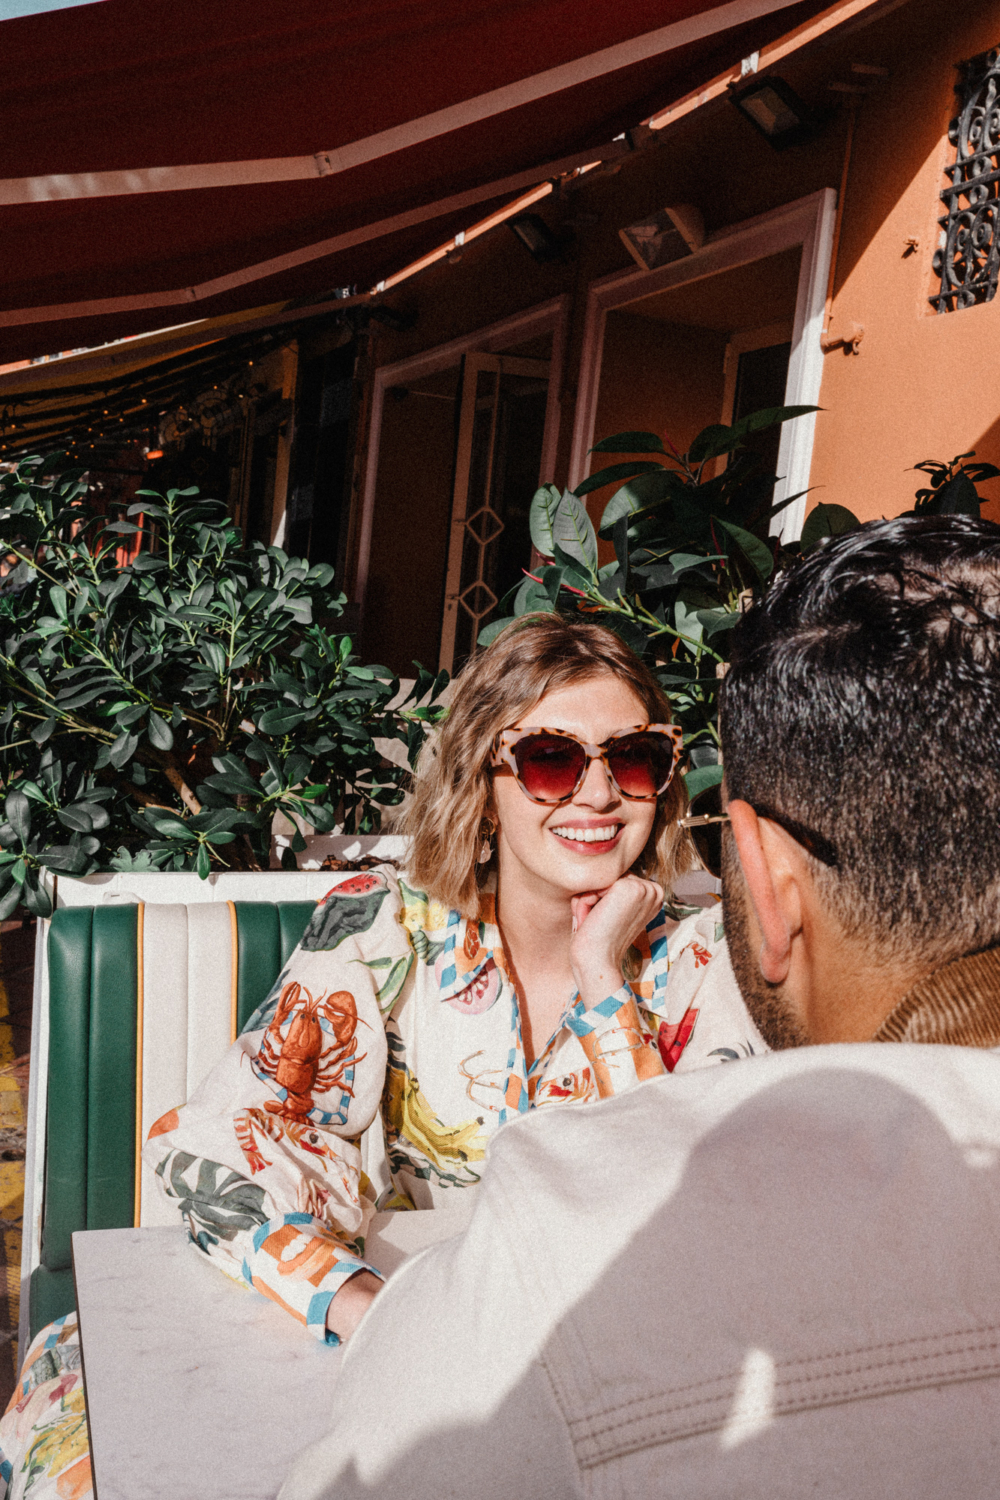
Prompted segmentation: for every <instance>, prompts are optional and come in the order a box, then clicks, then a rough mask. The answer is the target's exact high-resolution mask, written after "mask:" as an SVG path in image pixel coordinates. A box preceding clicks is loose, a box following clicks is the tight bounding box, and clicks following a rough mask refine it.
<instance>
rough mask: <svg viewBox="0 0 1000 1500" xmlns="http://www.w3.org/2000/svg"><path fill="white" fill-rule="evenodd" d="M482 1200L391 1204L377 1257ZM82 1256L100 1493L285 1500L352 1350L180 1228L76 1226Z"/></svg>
mask: <svg viewBox="0 0 1000 1500" xmlns="http://www.w3.org/2000/svg"><path fill="white" fill-rule="evenodd" d="M473 1196H474V1195H473V1194H471V1193H462V1194H460V1195H458V1196H457V1199H456V1207H455V1208H454V1209H451V1210H447V1211H445V1210H432V1211H426V1212H422V1213H398V1214H379V1215H378V1216H377V1218H376V1220H375V1223H374V1225H373V1230H372V1233H371V1234H370V1236H369V1241H368V1253H369V1257H370V1259H371V1261H372V1263H373V1264H374V1265H377V1266H378V1268H379V1270H380V1271H382V1272H383V1273H385V1274H387V1275H391V1274H392V1272H393V1271H394V1270H395V1269H396V1268H397V1267H398V1266H399V1265H401V1264H402V1262H403V1261H404V1260H406V1259H407V1258H408V1256H409V1255H411V1254H412V1253H414V1252H415V1251H416V1250H418V1249H421V1248H423V1246H425V1245H428V1244H432V1243H434V1242H435V1241H437V1240H439V1239H443V1238H445V1237H446V1236H447V1235H449V1234H454V1233H457V1232H458V1231H459V1230H460V1229H461V1228H462V1227H463V1225H464V1222H465V1220H466V1219H467V1217H468V1213H469V1211H470V1209H471V1202H469V1201H468V1200H471V1198H472V1197H473ZM458 1198H460V1199H465V1200H466V1202H465V1203H464V1204H459V1203H458ZM73 1265H74V1272H75V1276H76V1290H77V1308H78V1311H79V1315H80V1337H81V1342H82V1345H83V1362H84V1381H85V1385H86V1392H87V1407H88V1412H89V1419H90V1437H91V1454H92V1459H93V1466H94V1480H95V1484H94V1489H95V1495H96V1497H97V1500H177V1497H178V1496H193V1495H197V1496H198V1500H274V1496H276V1495H277V1492H278V1489H279V1488H280V1486H281V1482H282V1480H283V1479H284V1477H285V1473H286V1472H287V1470H288V1467H289V1465H290V1463H291V1461H292V1459H293V1458H294V1457H295V1455H296V1454H297V1453H298V1452H299V1451H300V1450H301V1449H302V1448H303V1447H305V1446H306V1445H307V1444H308V1443H311V1442H313V1441H314V1440H315V1439H316V1438H318V1437H320V1436H321V1435H322V1434H323V1432H325V1430H326V1428H327V1427H328V1425H329V1420H330V1411H331V1407H332V1403H333V1396H334V1389H335V1387H336V1383H337V1377H338V1375H339V1372H340V1363H341V1358H342V1351H341V1350H340V1349H337V1348H331V1347H329V1346H327V1345H323V1344H320V1343H319V1342H318V1341H317V1340H315V1339H313V1338H312V1337H311V1336H310V1335H309V1334H307V1333H306V1332H305V1330H304V1329H303V1328H302V1327H301V1326H300V1325H298V1324H297V1323H295V1322H294V1321H293V1320H292V1319H291V1318H290V1317H289V1316H288V1314H287V1313H284V1312H282V1311H281V1309H280V1308H278V1307H277V1306H275V1304H274V1303H273V1302H269V1301H268V1300H267V1299H266V1298H265V1297H262V1296H260V1295H258V1293H256V1292H252V1291H248V1290H246V1289H245V1288H243V1287H241V1286H239V1285H238V1284H237V1283H236V1282H233V1281H230V1280H229V1278H228V1277H227V1276H225V1275H223V1274H222V1273H221V1272H220V1271H219V1270H218V1268H217V1267H215V1266H213V1265H211V1264H210V1263H209V1262H208V1261H207V1260H206V1259H205V1257H204V1256H203V1255H202V1254H201V1252H200V1251H198V1250H196V1249H195V1248H194V1246H193V1245H192V1244H191V1243H190V1242H189V1240H188V1238H187V1234H186V1232H185V1231H184V1230H183V1229H182V1228H180V1227H177V1228H170V1229H101V1230H87V1231H84V1232H82V1233H77V1234H74V1236H73Z"/></svg>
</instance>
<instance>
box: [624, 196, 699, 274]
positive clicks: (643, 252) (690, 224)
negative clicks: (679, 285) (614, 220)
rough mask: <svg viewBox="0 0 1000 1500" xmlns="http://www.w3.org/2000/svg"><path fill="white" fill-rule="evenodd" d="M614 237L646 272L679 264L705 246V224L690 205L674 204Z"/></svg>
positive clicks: (691, 204) (697, 210)
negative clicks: (619, 239)
mask: <svg viewBox="0 0 1000 1500" xmlns="http://www.w3.org/2000/svg"><path fill="white" fill-rule="evenodd" d="M618 234H619V236H620V238H621V240H622V243H623V244H624V246H625V248H626V249H627V250H628V253H629V254H630V255H631V257H632V259H633V260H635V261H638V263H639V265H640V266H642V267H643V269H644V270H646V271H653V270H655V269H656V267H657V266H665V265H668V264H669V262H670V261H672V260H683V258H684V256H685V255H692V254H693V253H694V251H695V250H700V249H701V247H702V245H703V244H704V243H705V221H704V219H703V218H702V216H701V210H700V209H699V208H696V207H695V205H694V204H693V203H678V204H676V205H674V206H672V207H670V208H662V209H661V210H660V212H659V213H656V214H652V215H651V216H650V217H649V218H648V219H641V220H640V221H639V223H638V224H629V226H628V228H627V229H619V231H618Z"/></svg>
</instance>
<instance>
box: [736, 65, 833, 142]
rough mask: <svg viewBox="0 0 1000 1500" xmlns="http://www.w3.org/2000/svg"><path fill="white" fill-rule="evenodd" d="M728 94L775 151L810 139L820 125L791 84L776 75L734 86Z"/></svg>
mask: <svg viewBox="0 0 1000 1500" xmlns="http://www.w3.org/2000/svg"><path fill="white" fill-rule="evenodd" d="M729 97H730V99H732V101H733V103H734V104H735V105H736V108H737V109H738V110H739V112H740V114H741V115H745V116H746V118H747V119H748V120H749V121H750V124H751V125H752V126H753V127H754V129H755V130H759V131H760V133H761V135H762V136H764V138H765V139H766V140H767V141H768V143H769V144H770V145H772V146H773V147H774V149H775V151H784V149H785V147H786V146H797V145H798V144H799V143H800V142H801V141H807V140H810V139H811V138H812V137H813V136H814V135H815V134H816V133H817V131H818V130H819V127H820V124H821V121H820V120H819V119H818V118H817V116H816V115H815V114H814V112H813V111H812V110H811V109H810V108H809V106H808V104H806V103H805V102H804V101H803V100H802V99H800V98H799V96H798V94H797V93H796V92H795V90H794V89H793V88H792V87H791V85H790V84H787V83H786V82H785V80H784V79H783V78H776V77H774V75H773V74H772V75H771V76H770V77H767V78H758V79H755V81H754V82H753V83H750V84H747V85H746V87H745V88H738V89H735V90H734V91H733V92H732V93H731V94H730V96H729Z"/></svg>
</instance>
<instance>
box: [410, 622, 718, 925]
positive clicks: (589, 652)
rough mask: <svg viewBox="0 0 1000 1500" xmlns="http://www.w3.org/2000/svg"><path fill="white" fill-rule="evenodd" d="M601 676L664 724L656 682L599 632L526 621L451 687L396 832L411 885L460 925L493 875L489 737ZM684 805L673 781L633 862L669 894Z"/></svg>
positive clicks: (616, 641)
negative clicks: (456, 915)
mask: <svg viewBox="0 0 1000 1500" xmlns="http://www.w3.org/2000/svg"><path fill="white" fill-rule="evenodd" d="M605 673H608V674H610V675H611V676H613V677H615V678H617V679H618V681H619V682H622V683H624V684H625V685H626V686H628V687H629V688H631V689H632V691H633V692H634V693H635V695H636V697H637V698H638V699H639V701H640V703H641V704H642V706H643V708H644V709H645V710H646V712H647V714H648V715H649V722H650V723H651V724H665V723H669V721H670V705H669V704H668V702H667V699H666V697H665V695H664V692H663V689H662V688H661V687H660V685H659V683H658V682H657V681H656V678H655V677H654V676H653V674H652V673H651V672H650V671H649V669H648V668H647V667H645V666H643V664H642V662H641V661H640V660H639V659H638V657H637V656H636V655H635V654H634V653H633V652H632V651H630V650H629V648H628V647H627V646H626V645H625V643H624V641H622V640H621V638H620V637H619V636H617V635H616V634H615V633H614V631H613V630H608V629H607V627H606V626H604V625H596V624H594V623H592V622H590V621H585V620H566V619H563V618H562V617H561V616H559V615H554V614H535V615H525V616H523V617H522V618H521V619H519V620H517V621H516V623H514V624H512V625H509V626H508V627H507V629H506V630H504V631H502V632H501V634H500V635H498V636H497V638H496V639H495V640H494V641H493V642H492V643H491V644H490V645H489V646H487V647H486V649H485V650H484V651H480V652H479V653H478V654H477V655H475V656H474V657H472V659H471V660H470V661H469V662H468V663H467V664H466V666H465V667H464V668H463V669H462V671H461V672H460V674H459V675H458V677H457V678H456V679H455V688H454V697H453V699H452V703H451V708H450V710H449V712H448V717H447V718H446V719H445V721H444V723H443V725H442V726H441V728H440V729H439V730H438V731H437V733H435V734H434V735H432V736H431V737H430V738H429V740H428V742H427V744H426V745H425V746H424V749H423V751H422V752H421V755H420V760H419V763H418V765H417V770H416V777H415V782H414V792H413V798H412V801H411V803H410V805H409V807H408V808H407V809H406V812H405V813H404V815H403V818H402V819H401V823H400V830H399V831H400V832H402V833H405V834H409V835H410V837H411V838H412V840H413V848H412V852H411V854H410V858H409V861H408V864H409V875H410V878H411V879H412V880H413V882H414V884H415V885H416V886H418V887H419V888H420V889H422V890H425V891H427V892H428V893H429V894H430V895H431V896H432V897H435V898H436V899H437V900H439V901H441V902H443V903H444V905H446V906H448V907H450V908H455V909H457V910H458V911H460V912H461V913H462V915H463V916H465V917H471V916H475V913H476V909H477V904H478V889H479V882H480V880H481V879H484V878H485V876H486V874H487V872H488V870H489V868H490V866H489V865H488V864H480V863H478V859H477V857H478V854H479V851H480V849H481V847H482V843H483V839H484V834H485V832H486V831H487V830H488V826H489V825H488V824H486V825H484V819H485V818H486V817H487V815H488V814H490V813H491V803H492V797H491V792H492V787H491V781H490V770H489V759H490V751H491V748H492V744H493V739H494V736H495V735H497V734H498V733H499V731H500V730H501V729H506V728H508V727H509V726H510V725H513V724H516V723H517V722H518V720H519V719H521V718H523V716H524V715H525V714H526V713H527V712H528V710H529V709H531V708H533V707H534V706H535V704H536V703H537V702H538V701H539V699H540V698H543V697H544V696H545V694H546V693H549V692H552V691H553V690H555V689H557V688H564V687H568V686H569V685H570V684H572V683H583V682H587V681H589V680H592V679H593V678H595V677H601V676H603V675H604V674H605ZM686 805H687V794H686V792H685V790H684V780H683V777H682V776H680V775H679V774H678V775H675V776H674V778H673V780H672V781H671V783H670V785H669V787H668V788H667V790H666V792H665V793H664V794H663V796H662V797H661V798H660V799H659V802H658V804H657V809H656V818H655V820H654V823H653V829H652V832H651V834H650V836H649V839H648V841H647V843H646V847H645V848H644V849H643V851H642V854H641V855H640V856H639V858H638V860H637V861H636V863H635V869H636V871H637V872H638V873H639V874H641V875H644V876H646V877H647V878H649V879H651V880H657V881H659V882H660V883H661V884H662V885H663V886H664V888H665V889H666V890H669V889H670V887H671V886H672V884H673V880H674V877H675V875H677V874H679V873H680V872H681V871H682V870H686V869H687V868H688V866H689V864H690V863H691V857H690V853H689V841H688V839H687V836H686V835H685V834H684V833H683V832H682V830H681V829H679V828H678V827H677V819H678V818H679V817H682V816H683V814H684V809H685V807H686Z"/></svg>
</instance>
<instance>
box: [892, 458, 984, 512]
mask: <svg viewBox="0 0 1000 1500" xmlns="http://www.w3.org/2000/svg"><path fill="white" fill-rule="evenodd" d="M975 456H976V454H975V449H973V450H972V451H971V452H969V453H959V454H958V455H957V457H955V458H953V459H952V461H951V463H950V464H946V463H940V462H939V461H938V460H936V459H933V458H925V459H924V460H923V462H922V463H919V464H914V466H913V467H914V468H915V469H920V470H922V471H923V473H925V474H926V475H927V477H928V479H929V480H930V484H929V486H928V487H927V488H925V489H919V490H917V503H916V505H915V506H914V507H913V510H912V512H911V514H912V515H915V516H978V515H979V507H980V506H981V505H982V503H983V502H982V496H981V495H980V493H979V491H978V490H977V489H976V485H977V484H982V483H983V482H984V481H985V480H987V479H997V478H1000V469H998V468H997V467H996V465H995V464H967V463H966V462H965V460H966V459H967V458H975Z"/></svg>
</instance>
